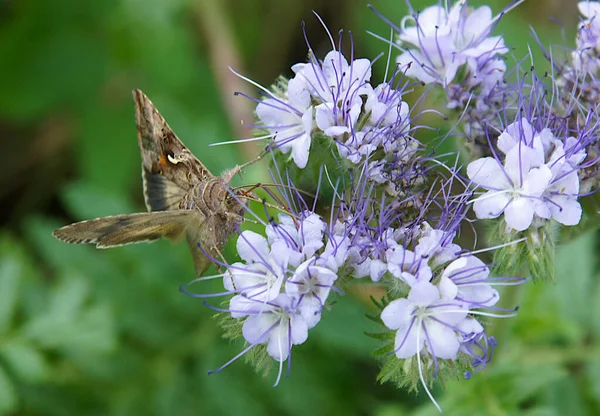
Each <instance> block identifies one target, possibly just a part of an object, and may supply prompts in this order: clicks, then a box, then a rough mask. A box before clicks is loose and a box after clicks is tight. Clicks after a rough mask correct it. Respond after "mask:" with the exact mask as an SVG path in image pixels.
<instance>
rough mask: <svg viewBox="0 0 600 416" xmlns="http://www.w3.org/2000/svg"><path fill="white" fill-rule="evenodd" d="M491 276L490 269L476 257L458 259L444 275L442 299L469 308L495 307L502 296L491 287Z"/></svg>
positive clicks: (442, 279)
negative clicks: (450, 300) (454, 301)
mask: <svg viewBox="0 0 600 416" xmlns="http://www.w3.org/2000/svg"><path fill="white" fill-rule="evenodd" d="M489 274H490V269H489V268H488V267H487V266H486V265H485V263H483V262H482V261H481V260H479V259H478V258H477V257H475V256H465V257H461V258H459V259H456V260H454V261H453V262H452V263H450V264H449V265H447V266H446V268H445V269H444V272H443V273H442V276H441V279H440V283H439V287H440V292H441V294H442V297H443V298H446V299H455V300H457V301H460V302H464V303H465V304H466V305H467V306H468V307H469V308H482V307H491V306H494V305H495V304H496V303H497V302H498V300H499V299H500V295H499V294H498V291H497V290H495V289H493V288H492V287H491V285H490V281H489V279H488V276H489Z"/></svg>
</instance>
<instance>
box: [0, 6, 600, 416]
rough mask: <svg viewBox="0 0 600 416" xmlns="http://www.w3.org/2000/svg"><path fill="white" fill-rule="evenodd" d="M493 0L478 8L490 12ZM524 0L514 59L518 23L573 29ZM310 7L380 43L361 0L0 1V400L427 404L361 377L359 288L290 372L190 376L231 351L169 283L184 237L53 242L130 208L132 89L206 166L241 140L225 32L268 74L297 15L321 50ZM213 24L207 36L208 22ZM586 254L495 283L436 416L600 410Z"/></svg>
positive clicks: (297, 54)
mask: <svg viewBox="0 0 600 416" xmlns="http://www.w3.org/2000/svg"><path fill="white" fill-rule="evenodd" d="M413 3H414V4H415V7H419V6H421V5H422V4H424V2H422V1H418V2H417V1H415V2H413ZM472 3H473V4H475V5H480V4H483V2H481V1H474V2H472ZM504 3H505V2H502V1H499V0H496V1H492V2H491V4H492V6H493V8H494V10H495V11H498V10H499V9H500V8H501V7H502V5H503V4H504ZM541 3H542V2H541V1H539V0H536V1H533V0H532V1H530V2H526V3H525V4H524V5H522V6H520V8H519V9H518V10H517V11H513V12H512V13H510V14H509V15H508V16H506V18H504V19H503V21H502V23H501V25H500V28H501V29H500V30H502V31H504V33H505V35H506V38H507V43H508V44H512V45H514V46H515V52H514V53H515V56H517V57H521V56H523V55H524V54H525V53H526V52H527V48H526V45H525V42H526V41H527V40H528V39H530V38H528V34H527V32H528V30H529V28H528V25H529V24H532V25H534V26H535V27H536V29H538V32H539V34H540V37H542V39H545V40H547V42H548V43H550V42H558V41H560V37H561V33H560V30H558V26H556V25H555V24H552V23H549V19H548V18H549V17H550V16H551V15H553V16H559V17H560V18H561V20H562V22H563V23H564V24H565V27H566V29H567V30H566V32H567V38H568V39H572V35H573V33H574V22H575V14H576V13H575V9H574V5H573V4H572V3H570V2H551V1H547V2H544V7H542V5H541ZM373 4H374V6H375V8H377V9H378V10H380V11H381V12H382V13H384V14H385V15H386V16H388V17H390V18H391V19H393V20H395V21H398V20H399V19H400V17H401V16H403V15H404V14H405V13H406V5H405V4H404V2H401V1H396V2H393V3H392V2H387V1H384V0H380V1H373ZM311 9H314V10H315V11H317V12H318V13H319V14H320V15H321V16H322V17H323V19H324V21H325V22H326V23H327V24H328V25H329V28H330V29H331V31H332V32H333V33H336V32H337V31H338V30H339V29H340V28H342V27H343V28H345V29H353V37H354V42H355V50H356V54H357V56H367V57H370V58H373V57H375V56H376V55H377V54H378V53H380V52H385V51H386V48H385V44H383V43H382V42H381V41H378V40H376V39H374V38H372V37H370V36H369V35H367V34H366V33H364V31H365V30H367V29H368V30H371V31H373V32H375V33H379V34H381V35H382V36H387V33H389V29H388V28H386V27H385V25H384V24H382V22H381V21H380V20H378V19H377V17H376V16H375V15H374V14H373V13H370V12H369V11H368V10H367V9H366V4H364V3H363V2H361V1H358V0H355V1H351V2H346V1H342V0H336V1H332V2H328V3H327V4H325V2H319V1H317V0H313V1H312V2H311V1H307V2H279V1H276V0H229V1H228V2H225V3H220V2H218V1H217V0H214V1H212V0H169V1H161V0H145V1H142V0H120V1H119V0H107V1H98V2H92V1H79V0H52V1H51V0H37V1H28V2H27V1H26V2H20V1H17V0H5V1H1V2H0V57H1V59H2V65H0V91H1V94H0V137H1V138H2V145H3V152H1V154H0V164H1V166H2V170H1V175H0V201H1V203H2V205H1V206H2V210H3V215H2V218H3V224H4V228H3V230H2V231H1V233H0V414H14V415H17V414H18V415H73V414H84V415H107V414H111V415H137V414H155V415H171V414H177V415H197V414H219V415H221V414H222V415H227V414H230V415H238V414H244V415H264V414H285V415H306V414H314V415H337V414H340V415H342V414H344V415H353V414H365V415H366V414H368V415H380V416H395V415H425V414H435V413H436V411H435V408H434V407H433V406H432V405H431V404H430V403H429V402H428V399H427V398H426V396H425V395H423V394H419V395H414V394H408V393H406V392H404V391H397V390H395V389H394V387H393V386H391V385H383V386H381V385H378V384H377V383H376V381H375V377H376V374H377V372H378V371H377V364H376V362H375V360H374V359H373V357H372V356H371V353H372V352H373V351H374V350H376V349H377V348H378V344H377V343H376V342H375V341H374V340H373V339H370V338H368V337H366V336H364V335H363V333H364V332H369V331H372V330H373V324H372V323H371V322H370V321H369V320H368V319H366V318H365V316H364V314H365V312H368V311H372V309H370V308H371V307H372V306H369V304H368V302H367V301H365V299H366V297H367V296H368V293H369V292H368V290H369V288H368V287H363V286H358V287H357V289H356V291H355V292H353V293H351V294H348V295H347V296H345V297H338V299H337V301H336V304H335V305H334V307H333V308H332V310H331V311H330V312H329V313H327V314H326V315H325V316H324V319H323V321H322V322H321V323H320V324H319V325H318V326H317V327H316V328H315V329H314V330H312V331H311V334H310V337H309V340H308V342H307V343H305V344H304V345H301V346H299V347H298V348H295V349H294V357H293V364H292V369H291V374H290V377H289V378H284V379H283V380H282V382H281V384H280V385H279V386H278V387H276V388H272V383H273V382H274V377H272V376H271V377H266V378H263V377H261V376H260V375H257V374H255V373H254V372H253V370H252V369H251V367H250V366H247V365H245V364H244V363H243V362H242V361H241V360H240V361H238V362H236V363H234V364H233V365H231V366H230V367H229V368H227V369H226V370H225V371H222V372H220V373H218V374H216V375H212V376H208V375H207V371H208V370H211V369H215V368H218V367H219V366H220V365H222V364H223V363H225V362H227V361H228V360H229V359H230V358H231V357H233V356H234V355H235V354H236V353H237V352H239V351H240V350H241V348H242V345H241V344H230V343H228V342H227V341H224V340H222V339H221V337H220V333H219V328H218V326H217V324H216V322H215V320H214V319H211V317H212V315H213V313H212V312H211V311H210V310H208V309H207V308H205V307H203V306H202V304H201V302H200V301H199V300H197V299H193V298H190V297H186V296H184V295H182V294H181V293H179V291H178V286H179V285H181V284H185V283H187V282H188V281H190V280H191V279H192V278H193V268H192V263H191V259H190V256H189V254H188V253H187V252H186V250H187V249H186V247H183V246H181V245H171V244H169V243H166V242H163V241H160V242H157V243H154V244H152V245H140V246H134V247H124V248H120V249H115V250H108V251H98V250H95V249H93V248H91V247H80V246H69V245H66V244H63V243H60V242H58V241H56V240H54V239H53V238H52V237H51V231H52V230H53V229H54V228H56V227H58V226H61V225H64V224H65V223H67V222H70V221H74V220H80V219H84V218H90V217H95V216H101V215H108V214H116V213H125V212H135V211H139V210H141V209H142V207H143V202H142V197H141V191H140V179H139V163H140V160H139V155H138V150H137V145H136V140H135V128H134V121H133V104H132V101H131V99H130V91H131V89H133V88H141V89H142V90H144V91H145V92H146V93H147V94H148V95H149V96H150V97H151V99H152V100H153V101H154V103H155V104H156V105H157V107H158V108H159V109H160V110H161V112H162V113H163V114H164V116H165V117H166V119H167V120H168V121H169V123H170V124H171V126H172V127H173V128H174V130H175V131H176V132H177V133H178V135H179V136H180V137H181V138H182V139H183V140H184V141H185V142H186V144H187V145H188V146H189V147H190V148H191V149H192V151H194V152H195V153H196V154H198V155H201V158H202V160H203V161H204V162H205V164H206V165H207V166H208V167H209V169H211V170H212V171H213V172H219V171H221V170H223V169H225V168H228V167H231V166H232V165H233V164H234V163H235V162H241V161H244V160H247V159H248V154H247V153H243V151H242V150H240V149H241V148H236V147H235V146H222V147H213V148H208V147H207V144H209V143H211V142H219V141H224V140H229V139H232V138H239V137H236V132H237V131H238V130H237V128H238V126H236V125H234V124H232V122H231V120H230V118H229V115H230V112H231V111H232V109H231V108H230V107H229V106H228V104H227V102H226V101H224V99H223V95H222V89H223V85H224V84H223V83H220V82H219V80H218V78H219V77H218V76H219V75H220V72H219V71H227V68H226V66H227V65H230V63H229V62H228V61H227V59H226V58H225V59H223V58H222V57H221V58H219V57H218V54H215V51H219V50H221V49H220V48H222V47H226V46H227V45H228V43H227V42H228V39H231V40H232V41H231V43H230V44H229V46H231V47H232V49H231V50H232V51H233V52H234V53H235V55H236V56H237V59H238V60H237V61H236V62H237V63H239V64H240V65H241V68H236V69H238V70H241V71H243V72H244V74H246V75H249V76H250V77H252V78H253V79H256V80H257V81H259V82H261V83H263V84H265V85H268V84H269V83H270V82H272V81H273V80H274V79H275V77H276V76H277V75H278V74H280V73H283V74H288V75H289V73H290V71H289V66H290V65H291V64H292V63H295V62H299V61H303V60H304V59H305V56H306V45H305V43H304V39H303V36H302V29H301V25H300V22H301V21H302V20H305V21H306V32H307V35H308V37H309V39H310V41H311V45H312V46H313V48H314V49H315V51H317V54H319V53H321V52H323V51H326V50H327V48H328V46H327V45H328V40H327V37H326V35H325V32H324V31H323V29H322V28H321V27H320V26H319V25H320V24H319V22H318V21H317V19H315V17H314V16H313V15H312V13H311V11H310V10H311ZM215 16H216V17H217V18H214V17H215ZM215 22H220V23H222V25H221V26H215V27H217V28H218V29H219V30H217V31H213V32H211V31H210V30H207V28H212V27H213V24H214V23H215ZM569 42H570V44H572V41H569ZM319 56H322V54H321V55H319ZM538 56H539V55H538ZM219 59H221V61H219ZM382 62H385V59H381V60H380V61H379V62H378V63H376V65H375V75H374V79H381V78H382V77H383V72H384V69H385V68H383V67H384V64H383V63H382ZM540 65H544V63H543V62H540ZM221 75H222V74H221ZM238 100H244V99H243V98H238ZM245 122H246V123H248V124H252V120H251V119H246V120H245ZM246 152H247V150H246ZM248 175H250V176H251V177H250V178H246V180H247V181H248V182H251V180H252V177H253V176H252V175H254V176H256V177H261V175H264V173H261V172H251V173H249V174H248ZM597 250H598V244H597V235H596V234H587V235H584V236H583V237H581V238H579V239H577V240H575V241H573V242H571V243H569V245H567V246H564V247H562V248H561V249H560V251H559V252H558V254H557V259H556V261H557V265H556V267H557V279H556V284H549V283H547V282H544V283H538V284H535V285H534V284H531V283H530V284H527V285H525V286H524V287H521V288H513V289H510V290H506V291H505V292H504V295H505V298H506V299H505V305H506V306H507V307H513V306H514V305H515V304H519V305H520V306H521V309H520V311H519V316H518V317H516V318H513V319H510V320H505V321H501V322H498V321H496V322H494V323H493V324H492V326H491V328H492V332H493V333H494V334H496V336H497V337H498V338H499V340H500V347H499V348H498V349H497V352H496V357H495V361H494V363H493V365H491V366H490V367H489V368H486V369H485V370H484V371H483V372H481V373H479V374H477V375H475V376H474V378H473V379H472V380H457V381H456V382H452V383H450V384H449V385H448V386H447V388H446V390H445V391H444V390H443V389H441V388H439V386H437V387H436V389H435V392H434V393H435V394H436V396H437V397H438V398H439V400H440V403H441V405H442V407H443V408H444V409H445V410H446V412H447V414H457V415H517V414H524V415H536V416H541V415H562V414H572V415H594V414H600V401H599V399H598V398H599V397H600V302H598V299H599V298H600V285H599V284H598V264H597V261H596V254H595V253H596V252H597ZM218 286H219V282H215V283H214V284H210V283H206V286H205V290H206V292H210V291H218V290H219V289H218Z"/></svg>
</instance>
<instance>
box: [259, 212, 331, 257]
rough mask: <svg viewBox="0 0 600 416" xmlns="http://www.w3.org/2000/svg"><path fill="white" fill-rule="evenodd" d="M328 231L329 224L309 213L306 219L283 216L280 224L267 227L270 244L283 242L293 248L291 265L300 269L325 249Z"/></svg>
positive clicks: (280, 216)
mask: <svg viewBox="0 0 600 416" xmlns="http://www.w3.org/2000/svg"><path fill="white" fill-rule="evenodd" d="M302 215H303V214H302ZM326 229H327V224H326V223H325V221H323V220H322V219H321V217H320V216H319V215H318V214H315V213H309V214H308V215H307V216H306V218H304V219H293V218H292V217H290V216H289V215H287V214H281V215H279V223H273V224H269V225H267V227H266V233H267V237H268V239H269V243H270V244H274V243H275V242H276V241H280V240H281V241H285V242H286V244H287V245H288V246H289V247H291V248H292V249H291V250H290V254H289V264H290V265H292V266H294V267H298V265H299V264H300V263H302V262H303V261H304V260H306V259H308V258H310V257H312V256H313V255H314V254H315V253H316V252H317V250H319V249H320V248H321V247H323V245H324V243H323V235H324V232H325V230H326Z"/></svg>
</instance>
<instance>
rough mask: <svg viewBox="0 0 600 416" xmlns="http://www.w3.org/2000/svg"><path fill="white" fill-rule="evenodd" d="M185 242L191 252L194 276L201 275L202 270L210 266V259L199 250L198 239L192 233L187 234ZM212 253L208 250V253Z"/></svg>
mask: <svg viewBox="0 0 600 416" xmlns="http://www.w3.org/2000/svg"><path fill="white" fill-rule="evenodd" d="M187 243H188V246H189V247H190V253H192V258H193V259H194V269H195V270H196V276H202V274H204V272H205V271H206V270H207V269H208V268H209V267H210V264H211V263H212V261H211V260H210V259H209V258H208V257H206V255H205V254H204V253H203V252H202V250H200V248H199V247H198V239H197V238H196V237H195V236H194V235H193V234H189V233H188V235H187ZM213 254H214V253H212V251H211V252H210V255H211V256H213Z"/></svg>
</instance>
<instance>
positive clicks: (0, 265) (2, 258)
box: [0, 237, 23, 334]
mask: <svg viewBox="0 0 600 416" xmlns="http://www.w3.org/2000/svg"><path fill="white" fill-rule="evenodd" d="M13 244H15V243H14V242H11V241H10V240H9V239H8V238H6V237H3V238H2V241H1V242H0V334H2V333H5V332H6V331H7V330H8V329H9V327H10V325H11V322H12V318H13V315H14V313H15V306H16V304H17V299H18V293H19V282H20V280H21V277H22V274H23V263H22V261H21V259H20V256H19V253H17V250H16V249H15V248H14V247H12V245H13Z"/></svg>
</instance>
